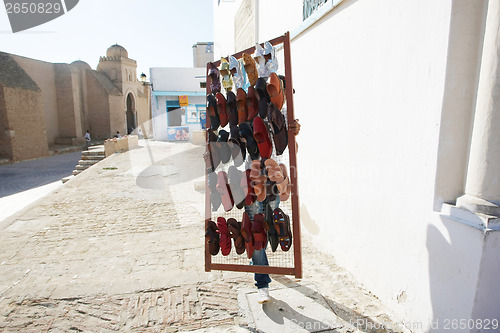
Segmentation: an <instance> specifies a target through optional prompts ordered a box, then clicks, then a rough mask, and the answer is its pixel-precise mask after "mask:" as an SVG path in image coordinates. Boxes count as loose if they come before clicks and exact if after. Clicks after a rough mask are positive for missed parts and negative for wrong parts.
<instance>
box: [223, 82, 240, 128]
mask: <svg viewBox="0 0 500 333" xmlns="http://www.w3.org/2000/svg"><path fill="white" fill-rule="evenodd" d="M226 111H227V115H228V118H229V127H230V128H233V127H234V126H238V109H237V107H236V95H235V94H234V93H233V92H232V91H228V92H227V102H226Z"/></svg>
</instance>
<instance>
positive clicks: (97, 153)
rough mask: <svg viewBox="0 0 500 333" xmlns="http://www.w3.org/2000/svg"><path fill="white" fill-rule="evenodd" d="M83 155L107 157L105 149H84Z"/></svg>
mask: <svg viewBox="0 0 500 333" xmlns="http://www.w3.org/2000/svg"><path fill="white" fill-rule="evenodd" d="M82 156H99V157H100V156H102V157H105V155H104V151H101V150H84V151H82Z"/></svg>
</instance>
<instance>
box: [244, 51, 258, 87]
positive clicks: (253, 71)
mask: <svg viewBox="0 0 500 333" xmlns="http://www.w3.org/2000/svg"><path fill="white" fill-rule="evenodd" d="M243 66H245V71H246V72H247V76H248V81H249V82H250V85H251V86H254V85H255V83H257V79H258V78H259V74H258V73H257V65H256V64H255V60H253V58H252V56H251V55H249V54H247V53H243Z"/></svg>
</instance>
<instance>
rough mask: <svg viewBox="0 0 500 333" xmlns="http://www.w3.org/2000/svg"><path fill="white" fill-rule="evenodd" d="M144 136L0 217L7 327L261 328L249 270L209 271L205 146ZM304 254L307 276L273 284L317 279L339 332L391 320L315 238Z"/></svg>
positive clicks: (1, 318) (2, 327)
mask: <svg viewBox="0 0 500 333" xmlns="http://www.w3.org/2000/svg"><path fill="white" fill-rule="evenodd" d="M145 142H146V143H147V144H146V145H143V146H141V147H139V148H138V149H134V150H132V151H130V152H128V153H119V154H114V155H112V156H110V157H108V158H106V159H105V160H103V161H102V162H100V163H98V164H96V165H94V166H93V167H91V168H90V169H88V170H86V171H85V172H83V173H82V174H80V175H79V176H77V177H75V178H74V179H72V180H70V181H69V182H67V183H66V184H64V185H63V186H61V187H59V188H58V189H57V190H55V191H54V192H52V193H50V194H49V195H48V196H46V197H45V198H44V200H41V201H38V202H37V203H35V204H34V205H32V206H30V207H29V208H28V209H27V210H24V211H23V212H22V213H20V214H16V215H14V216H12V217H10V218H7V219H6V220H5V221H4V223H3V224H2V226H3V227H4V229H3V230H2V231H1V232H0V243H1V244H2V251H1V252H0V331H2V332H19V331H22V332H70V331H76V332H113V331H122V332H175V331H194V330H201V331H208V332H212V331H213V332H220V331H227V332H240V331H241V332H247V331H258V330H256V328H255V325H254V323H253V321H252V318H251V316H249V314H248V313H247V310H245V307H244V306H242V301H241V299H242V295H245V294H246V293H251V292H254V291H255V290H254V289H255V287H254V286H253V275H252V274H249V273H233V272H220V271H212V272H209V273H206V272H205V271H204V237H203V236H204V230H203V229H204V223H203V221H204V218H203V215H204V193H202V191H196V190H195V186H194V184H195V183H196V182H200V181H202V180H203V179H204V176H203V169H204V166H203V160H202V158H201V155H202V153H203V147H198V146H194V145H191V144H189V143H178V144H173V143H159V142H148V141H145ZM303 262H304V268H303V270H304V278H303V279H302V280H301V281H297V280H295V279H294V278H292V277H287V276H273V279H274V282H273V283H272V287H273V288H278V289H286V288H291V287H298V286H303V288H305V289H306V290H307V287H305V286H308V285H314V286H315V288H317V290H318V292H319V293H320V294H321V295H322V296H323V298H324V300H325V302H326V303H325V304H327V306H328V307H329V309H328V311H330V312H331V313H332V317H335V318H336V319H338V320H339V321H340V322H341V323H342V325H339V326H338V327H337V328H336V329H335V330H333V331H332V332H359V331H360V330H357V329H356V328H355V327H354V326H353V325H349V322H351V323H352V322H354V321H356V320H364V321H365V322H370V323H375V322H385V323H388V322H390V314H388V312H387V310H386V309H385V308H384V307H383V306H382V305H381V304H380V302H379V301H378V300H377V299H376V297H374V296H373V295H371V294H370V293H369V292H368V291H366V290H364V289H363V288H361V287H360V286H359V285H357V284H356V282H355V281H354V280H353V279H352V277H351V276H350V275H349V274H348V273H347V272H346V271H344V270H342V269H341V268H339V267H338V266H336V265H335V262H334V259H333V258H332V257H329V256H325V255H322V254H319V253H318V252H316V251H315V250H313V249H312V248H311V246H310V244H308V242H307V236H304V240H303ZM297 290H299V289H297ZM300 290H302V289H300ZM272 295H273V291H271V296H272ZM325 306H326V305H325ZM280 311H281V310H280ZM359 328H361V327H359ZM283 331H286V330H283ZM361 331H368V332H386V331H387V332H389V331H390V330H380V329H362V330H361Z"/></svg>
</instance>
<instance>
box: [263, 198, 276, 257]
mask: <svg viewBox="0 0 500 333" xmlns="http://www.w3.org/2000/svg"><path fill="white" fill-rule="evenodd" d="M264 211H265V214H266V216H265V217H266V222H267V225H268V228H267V239H269V244H270V245H271V251H273V252H276V249H277V248H278V244H279V239H278V232H277V231H276V229H275V228H274V225H273V209H272V208H271V206H269V204H266V207H265V210H264Z"/></svg>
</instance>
